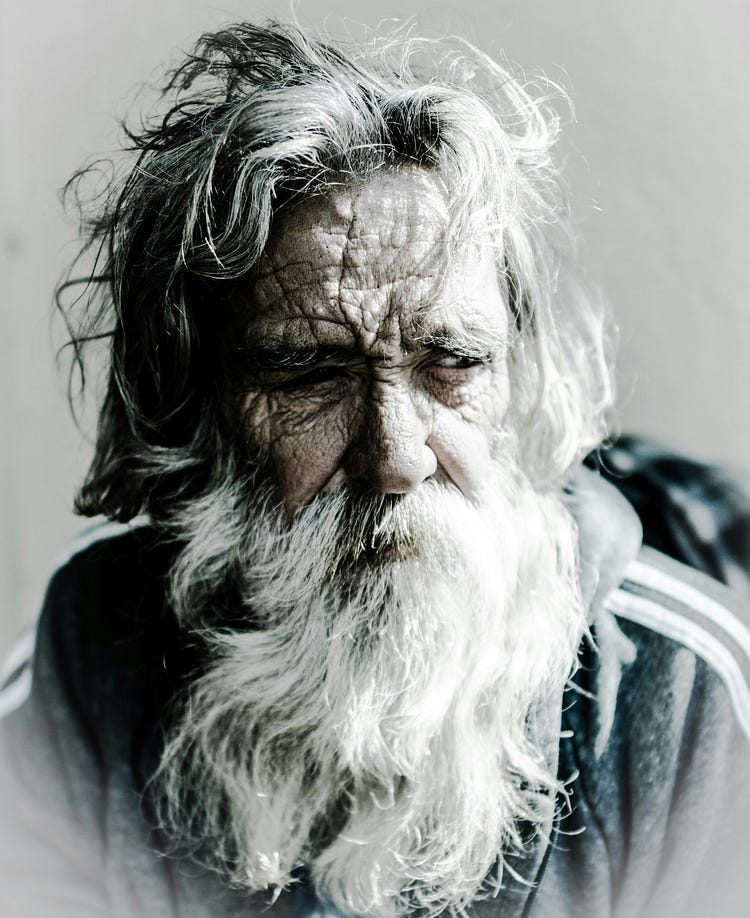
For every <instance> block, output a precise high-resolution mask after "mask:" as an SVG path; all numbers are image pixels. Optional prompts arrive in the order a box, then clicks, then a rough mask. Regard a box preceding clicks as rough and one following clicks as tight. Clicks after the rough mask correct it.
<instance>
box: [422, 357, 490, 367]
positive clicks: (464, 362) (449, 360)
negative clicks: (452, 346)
mask: <svg viewBox="0 0 750 918" xmlns="http://www.w3.org/2000/svg"><path fill="white" fill-rule="evenodd" d="M486 362H487V361H486V360H483V359H482V358H479V357H467V356H465V355H464V354H444V355H443V356H442V357H438V359H437V360H435V361H434V362H433V366H435V367H439V368H441V369H445V370H471V369H473V368H474V367H481V366H483V365H484V364H485V363H486Z"/></svg>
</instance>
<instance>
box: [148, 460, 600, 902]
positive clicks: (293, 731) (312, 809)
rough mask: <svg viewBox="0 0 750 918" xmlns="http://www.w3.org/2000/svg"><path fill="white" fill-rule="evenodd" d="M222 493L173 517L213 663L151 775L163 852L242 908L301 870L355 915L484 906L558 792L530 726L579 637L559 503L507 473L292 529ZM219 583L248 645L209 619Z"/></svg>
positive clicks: (179, 602) (345, 509)
mask: <svg viewBox="0 0 750 918" xmlns="http://www.w3.org/2000/svg"><path fill="white" fill-rule="evenodd" d="M220 487H221V488H222V489H223V494H221V495H219V494H218V493H216V491H215V492H214V493H213V494H212V495H211V496H210V497H209V496H207V497H206V499H205V500H204V501H203V502H202V504H200V505H196V504H193V505H191V507H190V513H189V515H188V514H184V515H183V522H182V526H183V535H184V536H185V537H186V538H185V548H184V549H183V551H182V552H181V554H180V556H179V557H178V558H177V560H176V562H175V564H174V567H173V569H172V572H171V587H172V591H171V595H172V599H173V602H174V605H175V608H176V610H177V612H178V615H179V616H180V618H181V621H182V623H183V625H184V626H185V627H186V628H187V629H190V630H192V631H193V632H194V633H195V634H196V635H198V637H199V639H200V641H201V642H202V643H203V646H204V648H205V655H206V659H207V661H208V662H207V665H206V667H205V669H204V671H203V672H202V674H201V675H200V676H199V677H197V678H196V679H195V680H194V682H193V683H192V685H190V686H189V687H188V689H187V690H186V693H185V697H184V698H183V699H182V704H181V709H180V713H179V714H178V716H177V718H176V720H175V723H174V725H173V726H172V728H171V732H170V735H169V736H168V741H167V743H166V746H165V749H164V752H163V755H162V759H161V764H160V768H159V771H158V773H157V776H156V784H155V786H156V788H157V793H158V800H159V804H160V813H161V820H162V824H163V827H164V828H165V829H166V831H167V833H168V835H170V836H171V837H172V838H176V839H179V840H181V841H182V842H183V843H188V844H190V843H191V842H192V843H193V849H194V856H196V857H199V858H200V859H203V860H204V861H205V862H206V863H208V865H209V866H210V867H212V868H213V869H215V870H217V871H218V872H219V873H220V874H221V875H222V876H223V877H224V878H225V879H226V880H227V881H228V882H229V883H230V884H231V885H233V886H236V887H240V888H243V889H247V890H248V891H256V890H261V889H268V888H274V889H276V890H279V889H281V888H283V887H284V886H286V885H288V884H290V883H291V882H293V881H294V877H295V872H296V871H298V870H299V868H300V867H302V866H305V867H306V868H307V870H308V872H309V875H310V877H311V879H312V882H313V884H314V886H315V889H316V892H317V894H318V895H319V896H320V897H321V898H322V899H323V900H326V901H328V902H330V903H332V904H333V905H334V906H336V907H337V908H338V909H340V910H341V911H342V912H344V913H346V914H354V915H373V916H378V918H395V916H397V915H401V914H404V913H405V912H407V911H410V910H413V909H415V908H416V909H420V910H424V911H425V912H426V913H427V914H428V915H435V914H438V913H439V912H441V911H444V910H446V909H448V910H450V911H453V912H461V911H462V910H463V909H464V908H465V906H466V905H467V904H468V903H469V902H470V901H471V900H472V899H475V898H477V897H478V896H482V895H489V894H492V893H493V892H496V891H497V889H498V888H499V885H500V883H501V879H502V870H503V862H504V858H506V857H507V856H509V855H510V854H515V853H518V852H520V851H521V850H522V847H523V841H522V837H521V831H520V825H521V822H522V821H525V822H526V823H529V822H530V823H531V824H532V825H533V826H537V827H539V826H540V825H541V824H542V823H544V822H545V820H549V819H550V818H551V816H552V815H553V813H552V807H551V806H550V801H553V800H554V798H555V795H556V794H557V793H558V792H559V791H560V790H561V787H560V785H559V783H558V781H557V779H556V776H555V774H554V772H553V770H552V768H551V767H550V761H549V749H548V748H547V744H548V743H549V742H552V743H553V744H554V745H555V746H556V742H557V738H558V737H557V733H553V735H552V736H545V735H542V733H543V731H542V730H541V729H540V727H539V724H540V723H541V722H544V712H545V711H549V709H550V705H553V706H554V705H556V706H557V710H558V711H559V708H560V696H561V693H562V691H563V688H564V685H565V682H566V680H567V678H568V677H569V676H570V674H571V672H572V671H573V668H574V665H575V660H576V651H577V647H578V644H579V641H580V639H581V636H582V634H583V632H584V630H585V619H584V613H583V608H582V602H581V597H580V590H579V588H578V581H577V576H576V570H577V559H576V533H575V525H574V523H573V522H572V519H571V517H570V515H569V514H568V512H567V510H566V509H565V507H564V505H563V502H562V498H561V497H560V496H559V495H551V494H549V495H540V494H538V493H535V492H534V491H533V490H532V489H531V488H530V487H529V486H524V485H523V483H522V479H521V478H520V476H519V475H517V474H512V475H511V474H506V475H502V476H500V475H498V476H497V480H496V481H495V482H493V483H492V486H491V487H489V488H488V489H487V493H486V495H485V496H484V499H482V500H481V501H479V502H478V503H477V504H473V503H471V502H469V501H467V500H466V499H465V498H464V497H463V496H462V495H461V493H460V492H459V491H458V490H457V489H456V488H455V487H453V486H452V485H450V484H441V483H438V482H436V481H434V480H428V481H427V482H425V483H423V484H422V485H421V486H420V488H419V489H417V491H415V492H413V493H412V494H408V495H398V496H386V497H383V496H377V495H372V494H367V493H364V492H362V491H359V490H358V489H353V488H345V489H341V490H339V491H337V492H335V493H332V494H327V495H320V496H319V497H318V498H316V499H315V500H314V501H313V502H312V503H311V504H310V505H309V506H307V507H305V508H304V509H303V510H302V511H301V512H299V513H298V514H297V515H296V517H295V518H294V520H293V521H292V522H291V523H289V522H288V521H286V520H285V519H284V517H283V514H282V512H281V511H280V510H279V509H278V508H276V507H274V505H273V502H272V500H271V497H270V491H269V490H263V489H260V490H258V489H254V490H253V491H251V490H250V489H248V487H246V486H244V485H243V484H242V482H241V479H240V478H239V476H237V475H234V476H224V477H223V479H222V484H221V486H220ZM230 490H231V493H230ZM222 515H223V517H224V519H223V520H220V519H219V517H220V516H222ZM240 521H241V522H240ZM227 580H232V581H233V582H235V583H236V584H237V585H238V589H239V592H240V596H241V600H240V601H241V608H242V609H243V610H244V615H245V617H246V621H247V623H248V626H247V627H245V628H233V629H227V628H222V627H220V626H216V625H215V624H214V625H207V624H206V616H205V614H204V615H203V616H201V615H200V614H199V611H198V610H201V609H203V610H204V612H205V609H206V608H207V607H208V606H209V605H210V597H211V595H212V594H215V593H216V591H217V590H218V588H219V587H220V586H221V585H222V584H223V583H224V582H226V581H227ZM555 729H556V730H559V724H558V725H557V726H556V728H555Z"/></svg>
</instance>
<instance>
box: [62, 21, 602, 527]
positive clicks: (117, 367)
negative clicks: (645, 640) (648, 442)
mask: <svg viewBox="0 0 750 918" xmlns="http://www.w3.org/2000/svg"><path fill="white" fill-rule="evenodd" d="M555 99H557V100H560V99H563V100H564V99H565V97H564V94H563V93H562V91H561V90H560V89H559V87H557V86H556V85H554V84H553V83H551V82H550V81H548V80H545V79H543V78H537V79H536V80H535V81H534V82H533V83H532V82H530V81H528V80H526V79H525V78H524V77H522V76H520V75H518V74H516V73H514V72H513V71H512V69H511V68H510V67H507V66H501V65H500V64H498V63H496V62H495V61H493V60H492V59H491V58H490V57H488V56H487V55H486V54H484V53H483V52H482V51H480V50H479V49H477V48H475V47H473V46H472V45H471V44H469V43H467V42H465V41H461V40H459V39H454V38H441V39H421V38H416V37H414V36H412V35H411V34H409V32H408V30H404V29H395V30H393V31H391V32H390V33H380V34H375V35H372V36H371V37H370V38H369V39H368V40H366V41H362V42H359V43H346V42H336V41H333V40H332V39H330V38H327V37H316V36H314V35H313V34H312V33H310V32H308V31H305V30H303V29H301V28H300V27H299V26H296V25H292V24H283V23H276V22H271V23H267V24H265V25H253V24H250V23H238V24H235V25H232V26H228V27H227V28H225V29H222V30H220V31H217V32H213V33H208V34H206V35H204V36H203V37H202V38H201V39H200V41H199V42H198V44H197V46H196V48H195V49H194V50H193V52H191V53H189V54H187V55H185V56H184V58H183V59H182V61H181V62H180V63H179V65H178V66H177V67H175V68H174V70H173V71H171V73H170V74H169V77H168V80H167V83H166V86H165V87H164V88H163V89H162V91H161V95H160V102H159V105H158V107H157V111H156V113H155V115H154V116H153V117H152V118H150V119H149V118H146V119H144V120H143V121H142V122H141V124H140V125H134V126H133V127H132V128H131V129H130V131H129V133H128V138H129V142H130V143H131V144H132V148H133V150H134V151H135V152H136V153H137V155H138V159H137V162H136V163H135V165H133V166H132V167H131V168H130V169H129V171H128V172H127V173H126V175H125V176H124V177H122V178H121V180H120V179H118V178H116V177H115V178H112V177H111V176H107V183H106V187H105V189H104V190H103V191H102V189H101V188H99V189H97V190H98V192H99V194H98V195H97V197H96V198H95V205H96V207H97V208H98V210H96V211H95V212H94V213H93V214H91V215H88V217H87V223H86V225H87V226H89V227H90V238H89V240H88V246H89V248H90V249H91V250H92V251H94V252H98V253H99V256H98V257H99V258H100V259H104V261H105V263H103V264H100V265H97V266H95V269H94V270H93V271H92V275H91V277H90V278H89V280H88V282H87V283H88V288H87V297H83V298H82V299H83V301H84V302H88V303H89V312H90V316H91V321H90V322H89V323H86V322H83V323H81V327H80V330H79V332H78V333H77V334H76V332H75V331H74V333H73V343H74V344H75V352H76V354H77V355H79V354H80V349H81V347H82V346H83V344H84V343H85V342H86V341H89V340H93V339H95V338H97V336H98V337H107V336H108V335H109V334H110V330H111V329H113V333H112V334H113V337H112V352H111V373H110V383H109V389H108V394H107V399H106V401H105V404H104V407H103V410H102V414H101V418H100V425H99V434H98V441H97V450H96V454H95V459H94V463H93V465H92V468H91V471H90V474H89V477H88V479H87V481H86V483H85V485H84V487H83V489H82V492H81V494H80V496H79V502H78V506H79V508H81V509H82V510H83V512H87V513H102V512H103V513H106V514H108V515H110V516H114V517H117V518H120V519H127V518H130V517H131V516H133V515H135V514H136V513H138V512H144V511H145V512H149V513H150V514H151V515H152V517H153V518H155V519H156V518H158V519H161V518H164V517H165V516H169V514H170V507H171V505H172V504H173V502H174V497H175V494H176V493H177V494H185V493H193V494H196V493H198V491H199V490H200V488H201V487H202V486H203V483H204V482H205V480H206V475H207V474H209V473H210V468H211V464H212V462H213V458H214V455H215V452H216V450H217V444H219V447H218V448H220V444H221V441H222V438H225V433H224V431H222V430H220V429H219V426H220V425H219V420H218V419H219V416H220V414H221V405H222V403H223V401H224V400H225V398H226V391H225V390H226V386H227V385H230V384H231V373H229V372H228V371H227V366H226V364H227V360H226V358H227V352H226V350H225V349H223V348H222V346H221V340H220V335H221V330H222V329H223V328H224V327H225V325H226V321H227V315H228V313H229V312H230V305H229V303H230V301H231V296H229V295H228V291H231V289H232V286H233V284H246V283H247V278H248V277H249V276H251V275H252V272H253V270H254V268H255V267H256V265H257V264H258V261H259V259H260V257H261V255H262V253H263V251H264V249H265V248H266V245H267V242H268V239H269V234H270V232H271V229H272V224H273V221H274V219H275V217H276V215H277V214H278V213H279V212H280V211H283V210H284V209H286V208H291V207H293V206H294V205H295V202H298V201H300V200H302V199H304V198H305V197H309V196H310V195H319V194H325V193H326V192H327V191H329V190H330V189H331V188H333V187H335V186H338V185H340V184H342V183H344V184H351V183H356V182H366V181H367V180H368V179H369V178H370V177H371V176H372V175H373V174H375V173H377V172H378V171H380V170H383V169H399V168H402V167H404V166H410V167H415V166H416V167H420V168H424V169H428V170H435V171H437V172H439V173H440V175H441V176H442V177H443V178H444V180H445V183H446V187H448V188H449V190H450V197H451V202H452V208H453V214H452V220H451V221H450V224H451V226H452V228H453V234H454V237H456V238H459V237H461V238H465V236H466V234H467V233H469V234H470V233H471V232H472V230H477V229H481V231H482V232H486V231H487V230H488V229H489V230H490V231H491V234H492V236H493V238H494V239H495V241H496V251H497V271H498V277H499V279H500V283H501V289H502V290H503V291H504V295H505V300H506V303H507V308H508V311H509V314H510V316H511V323H510V324H511V327H513V328H515V330H516V332H517V334H516V336H515V339H514V342H513V347H512V352H511V358H512V359H511V374H512V383H513V386H514V395H513V404H512V415H513V416H512V418H511V421H512V424H513V425H514V428H515V429H516V430H517V431H518V433H519V438H520V440H519V442H520V449H521V459H522V465H523V468H524V470H525V471H526V472H527V474H528V475H529V477H530V478H531V479H532V481H534V482H535V483H536V484H537V485H538V486H539V487H550V488H557V487H560V486H561V485H562V484H563V483H564V482H565V480H566V479H567V477H568V475H569V474H570V471H571V469H572V468H573V466H574V465H575V464H576V463H577V462H578V461H579V460H580V459H581V458H582V456H583V455H584V454H585V453H586V452H587V451H589V450H590V449H591V448H592V447H594V446H595V445H596V444H597V443H598V442H599V441H600V440H601V439H602V437H603V435H604V433H605V413H606V411H607V408H608V406H609V405H610V403H611V400H612V386H611V376H610V360H609V354H608V353H607V347H606V346H607V341H608V337H609V336H608V334H606V333H605V331H604V321H603V317H602V311H601V309H600V308H598V307H597V306H596V305H594V304H592V303H591V301H590V300H589V299H588V298H587V297H586V296H585V295H584V294H583V292H582V291H581V289H580V288H579V287H578V285H577V284H576V283H575V282H574V281H573V279H572V278H571V277H570V276H569V261H570V256H571V250H572V242H573V238H572V233H571V227H570V220H569V214H568V206H567V201H566V199H565V194H564V192H563V188H562V184H561V179H560V175H559V172H558V169H557V167H556V165H555V163H554V161H553V156H552V153H553V148H554V145H555V142H556V140H557V137H558V133H559V127H560V119H559V116H558V114H557V113H556V111H555V107H554V104H553V102H554V100H555ZM165 105H166V107H167V110H166V112H165V110H164V108H165ZM86 174H87V173H86V172H84V173H83V175H86ZM78 178H79V179H80V178H81V176H79V177H78ZM73 188H74V190H75V189H76V188H77V185H76V184H75V183H74V184H73ZM76 302H78V301H76ZM69 321H70V322H71V324H74V323H72V319H69ZM238 385H241V382H239V383H238ZM222 387H224V388H223V389H222ZM217 393H220V394H217Z"/></svg>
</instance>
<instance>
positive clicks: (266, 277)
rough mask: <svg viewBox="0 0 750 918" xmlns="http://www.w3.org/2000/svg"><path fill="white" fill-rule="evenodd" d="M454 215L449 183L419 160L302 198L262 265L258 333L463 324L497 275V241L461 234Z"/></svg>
mask: <svg viewBox="0 0 750 918" xmlns="http://www.w3.org/2000/svg"><path fill="white" fill-rule="evenodd" d="M451 220H452V210H451V201H450V192H449V189H448V188H447V187H446V185H445V183H444V182H443V181H442V179H441V178H440V176H439V175H438V174H436V173H434V172H429V171H427V170H424V169H420V168H416V167H414V168H409V169H402V170H399V171H394V172H389V173H384V174H379V175H378V176H376V177H374V178H371V179H369V180H368V181H367V182H366V183H362V184H357V185H353V184H343V185H341V186H340V187H335V188H334V189H332V190H331V191H329V192H328V193H326V194H325V195H320V196H316V197H313V198H310V199H308V200H306V201H304V202H303V203H302V204H299V205H298V206H296V207H295V208H294V209H292V210H290V211H289V212H287V213H285V214H283V215H282V216H281V217H280V218H279V219H277V221H276V223H275V225H274V228H273V231H272V233H271V237H270V239H269V242H268V245H267V247H266V250H265V253H264V255H263V257H262V259H261V262H260V263H259V265H258V269H257V273H256V275H255V278H254V281H253V284H252V289H251V290H250V291H249V297H248V299H249V302H248V305H249V307H250V315H249V319H250V323H251V325H252V326H253V328H252V329H251V330H250V331H251V334H260V335H262V336H263V337H268V336H271V337H277V336H278V335H279V334H281V332H282V330H283V331H284V332H285V333H289V332H290V331H291V332H294V329H295V328H299V330H300V333H302V332H304V331H305V330H307V331H309V330H310V329H311V328H314V329H318V330H319V329H320V328H321V327H323V326H331V328H329V329H328V330H327V334H328V336H329V337H330V336H331V335H334V336H335V335H338V336H340V337H341V338H342V339H343V338H347V339H349V340H350V339H351V338H352V337H355V338H357V339H362V340H361V342H359V343H362V342H364V343H367V342H369V343H372V342H373V341H374V340H375V339H376V338H380V339H383V340H386V341H387V340H390V339H394V338H395V337H399V338H403V337H404V336H406V337H416V336H418V335H419V334H420V331H421V330H422V329H423V327H424V325H425V323H427V324H428V325H432V324H435V323H440V322H442V321H443V319H447V320H448V321H449V322H450V321H453V322H454V323H456V322H458V323H459V324H460V320H461V318H462V317H469V318H470V317H471V314H472V313H475V312H477V310H480V311H481V308H482V305H483V303H484V302H485V301H487V299H488V297H487V295H486V294H487V288H488V286H489V287H491V286H492V285H494V286H495V288H496V287H497V277H496V269H495V258H494V250H493V247H492V245H491V241H490V240H489V239H488V238H468V237H466V238H464V239H460V237H459V238H458V240H457V239H456V237H455V234H454V233H452V231H451V230H452V224H451ZM490 299H492V300H493V301H495V302H496V299H497V296H496V294H495V295H494V296H493V297H490ZM495 312H497V310H495ZM443 324H445V323H444V322H443ZM342 343H343V342H342Z"/></svg>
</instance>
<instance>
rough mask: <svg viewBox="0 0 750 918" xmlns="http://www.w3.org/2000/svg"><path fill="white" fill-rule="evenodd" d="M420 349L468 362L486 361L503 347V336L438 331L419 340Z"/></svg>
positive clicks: (485, 332)
mask: <svg viewBox="0 0 750 918" xmlns="http://www.w3.org/2000/svg"><path fill="white" fill-rule="evenodd" d="M419 343H420V346H421V347H425V348H432V349H434V350H440V351H447V352H448V353H450V354H456V355H457V356H459V357H466V358H468V359H470V360H486V359H487V358H488V357H490V356H491V355H492V354H493V353H494V352H495V351H496V350H497V349H498V348H501V347H504V346H505V344H506V343H507V342H506V338H505V336H501V335H499V334H494V333H492V332H488V331H486V330H471V331H466V332H458V333H457V332H453V331H447V330H439V331H433V332H428V333H427V334H425V335H424V336H423V337H421V338H420V339H419Z"/></svg>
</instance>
